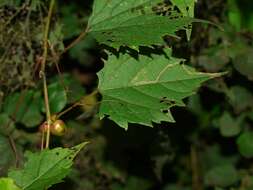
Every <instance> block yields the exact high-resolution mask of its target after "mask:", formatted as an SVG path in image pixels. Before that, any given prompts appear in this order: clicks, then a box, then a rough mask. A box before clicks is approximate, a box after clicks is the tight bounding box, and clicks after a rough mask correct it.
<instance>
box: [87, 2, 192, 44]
mask: <svg viewBox="0 0 253 190" xmlns="http://www.w3.org/2000/svg"><path fill="white" fill-rule="evenodd" d="M183 1H184V2H185V0H183ZM172 2H173V5H164V4H163V0H110V1H109V0H95V1H94V4H93V13H92V16H91V17H90V19H89V24H88V28H89V30H88V32H89V34H90V35H92V36H93V37H94V38H95V39H97V41H98V42H99V43H102V44H106V45H108V46H112V47H114V48H119V47H120V46H129V47H132V48H135V47H137V46H149V45H155V44H157V45H158V44H163V43H164V41H163V38H162V37H164V36H165V35H171V36H176V34H175V33H176V32H177V31H178V30H181V29H184V30H186V29H189V27H191V23H192V22H193V14H192V2H194V0H190V1H189V0H188V1H187V5H188V4H189V5H191V6H189V7H190V10H188V8H189V7H188V6H187V7H188V8H187V10H184V8H185V6H184V5H185V4H182V0H181V1H179V0H174V1H172ZM160 4H161V5H162V6H160ZM177 4H178V9H179V10H180V11H181V12H179V11H178V10H176V9H175V6H176V5H177ZM193 5H194V3H193ZM159 6H160V7H162V8H161V9H160V11H158V12H157V11H155V7H159ZM158 10H159V9H158ZM182 10H183V11H182ZM188 11H191V13H189V14H186V12H188ZM164 12H166V13H164ZM158 13H163V15H164V14H165V15H166V16H163V15H162V14H158Z"/></svg>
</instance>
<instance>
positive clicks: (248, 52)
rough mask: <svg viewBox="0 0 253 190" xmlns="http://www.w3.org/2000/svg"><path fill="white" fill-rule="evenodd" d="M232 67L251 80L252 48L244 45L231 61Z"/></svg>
mask: <svg viewBox="0 0 253 190" xmlns="http://www.w3.org/2000/svg"><path fill="white" fill-rule="evenodd" d="M233 64H234V67H235V68H236V70H237V71H238V72H240V73H241V74H242V75H244V76H246V77H247V78H248V79H249V80H253V48H250V47H248V46H246V47H244V48H243V49H241V50H240V51H239V53H238V54H237V55H236V57H235V60H234V61H233Z"/></svg>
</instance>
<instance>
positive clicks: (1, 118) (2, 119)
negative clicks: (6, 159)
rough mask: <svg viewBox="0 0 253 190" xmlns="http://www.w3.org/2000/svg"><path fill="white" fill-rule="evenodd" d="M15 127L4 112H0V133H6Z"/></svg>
mask: <svg viewBox="0 0 253 190" xmlns="http://www.w3.org/2000/svg"><path fill="white" fill-rule="evenodd" d="M14 129H15V123H14V121H12V120H11V118H10V117H9V116H8V114H6V113H2V114H0V134H3V135H8V134H9V133H10V132H11V131H12V130H14Z"/></svg>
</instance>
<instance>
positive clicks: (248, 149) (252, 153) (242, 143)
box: [237, 132, 253, 158]
mask: <svg viewBox="0 0 253 190" xmlns="http://www.w3.org/2000/svg"><path fill="white" fill-rule="evenodd" d="M237 146H238V149H239V152H240V153H241V154H242V155H243V156H244V157H246V158H252V157H253V132H245V133H243V134H241V135H240V136H239V137H238V139H237Z"/></svg>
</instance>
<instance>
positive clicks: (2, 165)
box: [0, 135, 15, 189]
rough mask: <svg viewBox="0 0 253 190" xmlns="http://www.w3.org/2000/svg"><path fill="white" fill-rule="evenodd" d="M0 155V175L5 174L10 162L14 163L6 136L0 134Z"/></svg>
mask: <svg viewBox="0 0 253 190" xmlns="http://www.w3.org/2000/svg"><path fill="white" fill-rule="evenodd" d="M0 155H1V159H0V175H2V174H5V172H6V171H7V170H8V168H9V167H10V166H11V164H14V160H15V158H14V154H13V152H12V149H11V145H10V143H9V141H8V138H6V137H4V136H2V135H0ZM0 189H1V188H0Z"/></svg>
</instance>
